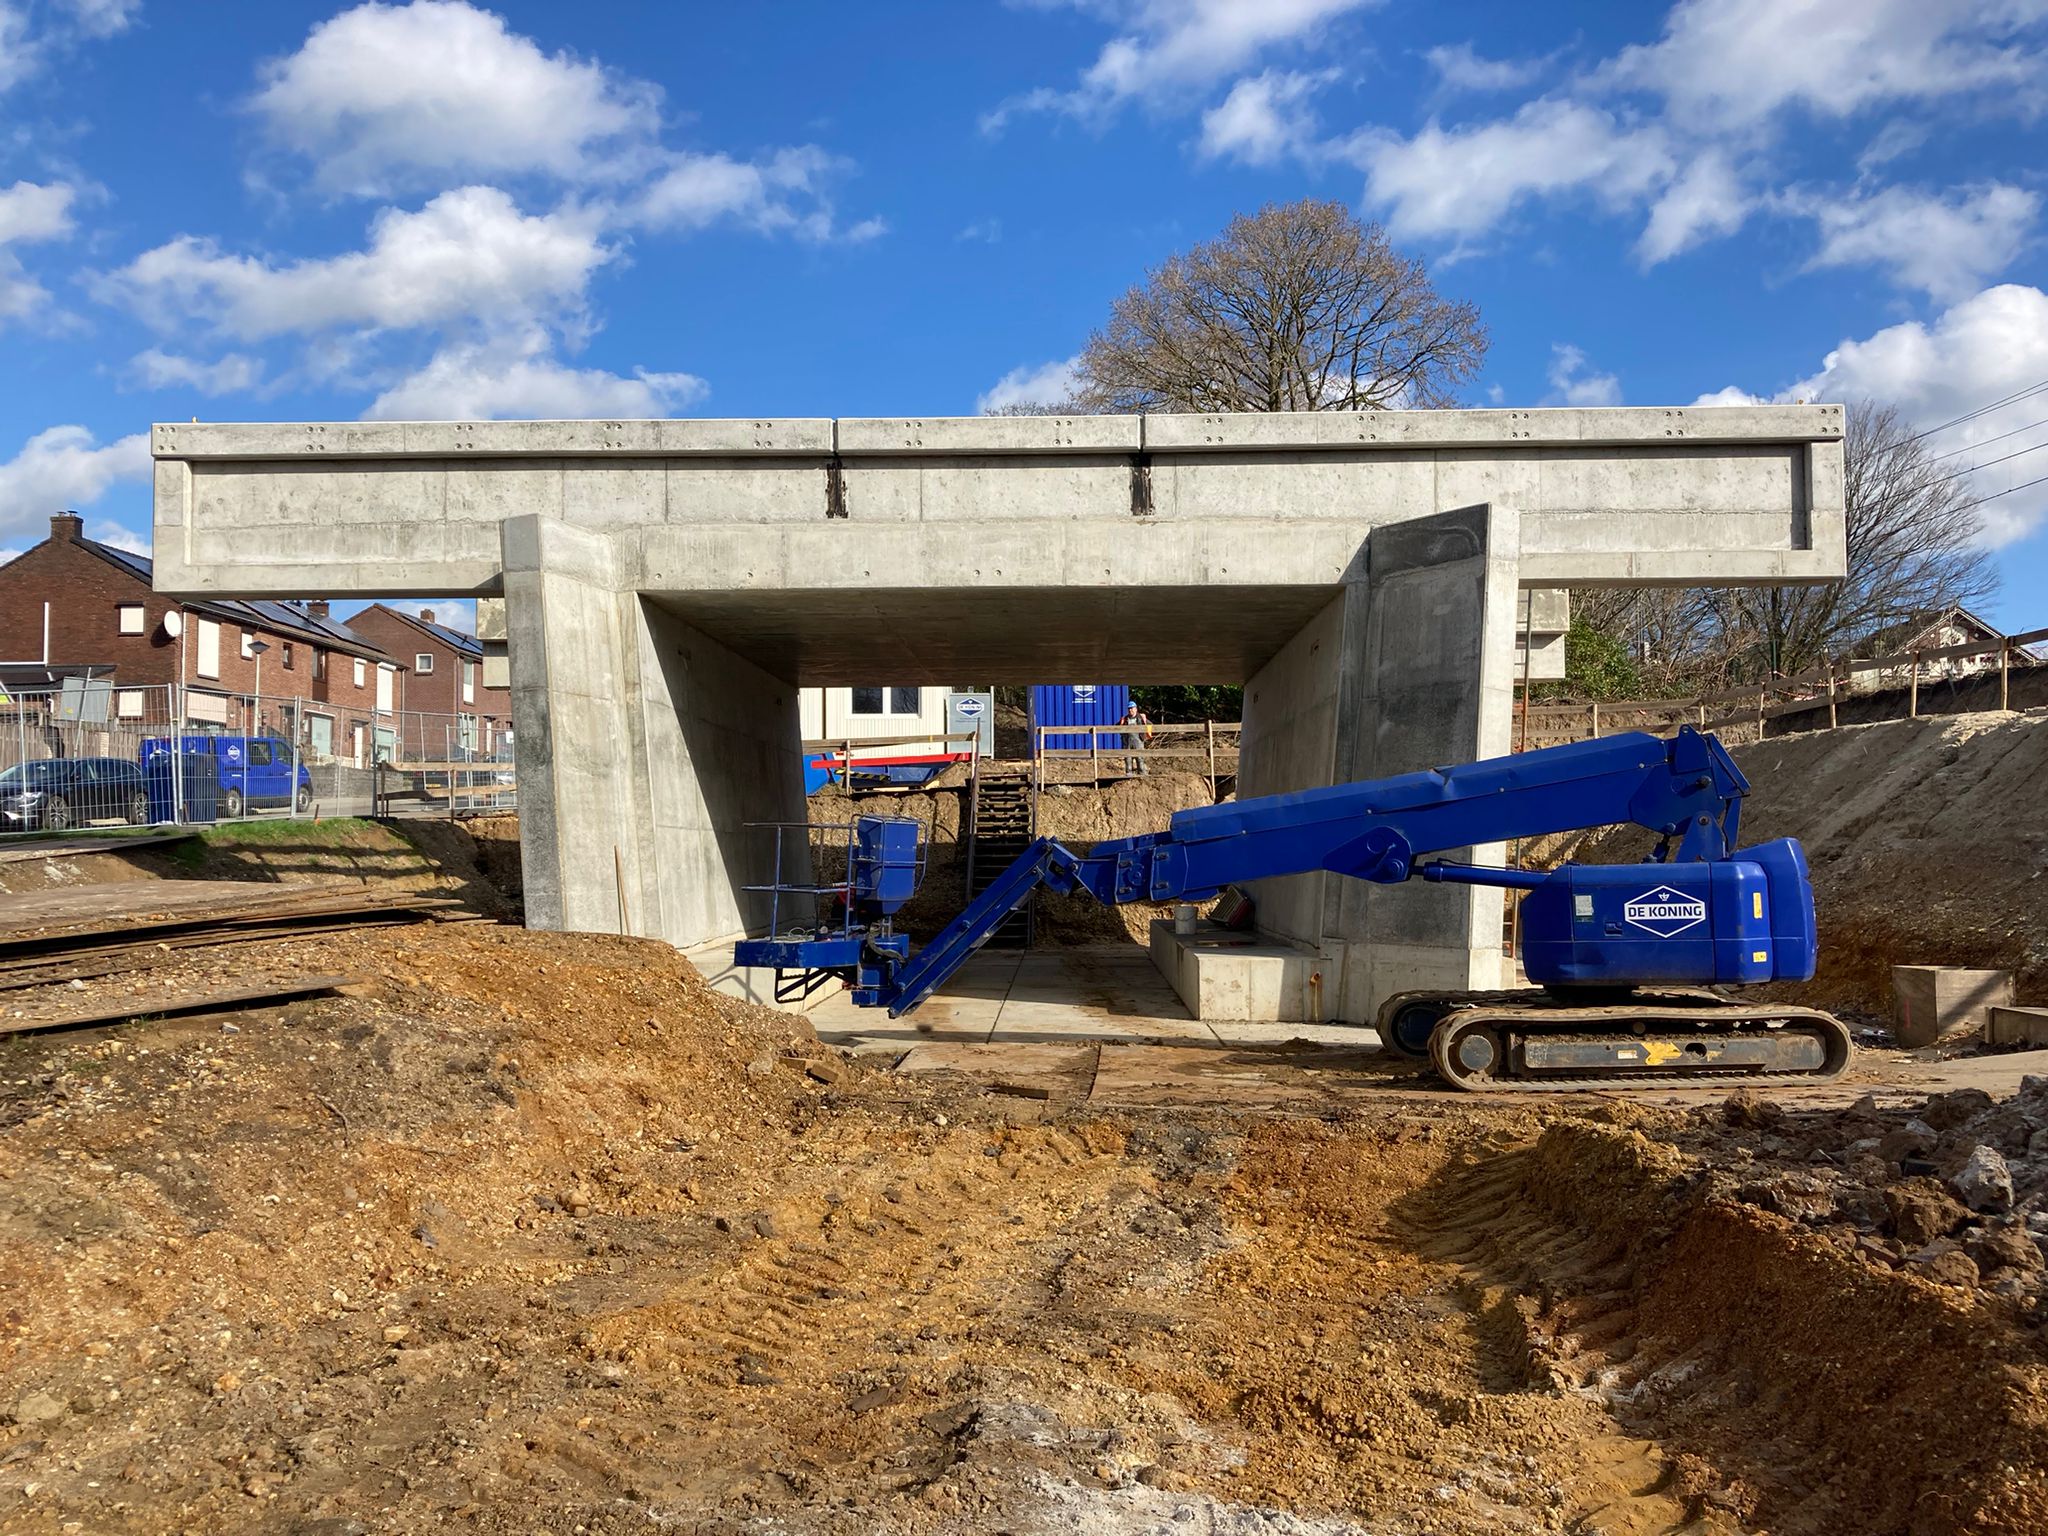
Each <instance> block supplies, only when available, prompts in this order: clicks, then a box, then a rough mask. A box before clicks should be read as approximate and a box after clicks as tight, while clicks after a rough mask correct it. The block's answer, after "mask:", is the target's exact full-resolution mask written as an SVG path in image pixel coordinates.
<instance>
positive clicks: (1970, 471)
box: [1933, 443, 2048, 485]
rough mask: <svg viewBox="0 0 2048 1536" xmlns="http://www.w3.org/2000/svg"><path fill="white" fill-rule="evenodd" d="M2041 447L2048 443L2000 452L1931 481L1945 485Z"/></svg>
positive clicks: (2021, 456)
mask: <svg viewBox="0 0 2048 1536" xmlns="http://www.w3.org/2000/svg"><path fill="white" fill-rule="evenodd" d="M2043 448H2048V443H2035V444H2034V445H2033V446H2032V447H2031V448H2021V449H2019V450H2018V451H2017V452H2014V453H2007V454H2002V455H2000V456H1999V457H1998V458H1995V459H1986V460H1985V461H1984V462H1983V463H1982V464H1972V465H1970V466H1969V468H1967V469H1958V470H1956V471H1954V472H1953V473H1951V474H1946V475H1943V476H1942V477H1941V478H1940V479H1939V480H1936V481H1934V482H1933V483H1934V484H1935V485H1947V484H1948V483H1949V481H1951V480H1960V479H1962V478H1963V476H1965V475H1974V474H1975V473H1977V471H1978V470H1980V469H1989V468H1991V466H1992V465H1994V464H2003V463H2005V462H2006V461H2007V460H2009V459H2023V458H2025V457H2026V456H2027V455H2028V454H2030V453H2039V452H2040V451H2041V450H2042V449H2043Z"/></svg>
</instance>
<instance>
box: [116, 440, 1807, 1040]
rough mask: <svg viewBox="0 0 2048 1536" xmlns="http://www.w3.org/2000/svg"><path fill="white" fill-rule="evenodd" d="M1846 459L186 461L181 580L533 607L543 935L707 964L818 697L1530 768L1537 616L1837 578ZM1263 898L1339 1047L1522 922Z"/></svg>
mask: <svg viewBox="0 0 2048 1536" xmlns="http://www.w3.org/2000/svg"><path fill="white" fill-rule="evenodd" d="M1840 437H1841V412H1840V409H1839V408H1838V407H1833V406H1811V407H1755V408H1740V409H1728V410H1708V411H1692V410H1679V409H1672V410H1663V409H1625V410H1596V411H1574V410H1561V411H1456V412H1392V413H1376V414H1368V415H1358V416H1350V415H1333V414H1309V415H1302V416H1244V417H1212V416H1186V417H1089V418H1073V419H1066V418H975V419H967V420H953V421H947V420H939V421H930V420H917V421H893V420H892V421H874V420H864V421H851V420H847V421H796V422H787V421H757V422H688V421H671V422H523V423H522V422H498V423H410V424H408V423H392V424H360V423H348V424H311V425H305V424H300V425H280V426H242V427H234V426H212V425H176V426H160V427H158V428H156V429H155V433H154V436H153V442H154V448H155V453H156V456H157V460H158V464H157V503H156V504H157V529H156V534H157V551H158V564H157V573H158V574H157V580H158V584H159V586H160V587H161V588H163V589H164V590H167V591H178V592H187V593H192V594H195V595H197V594H203V593H233V594H237V595H278V596H289V595H318V596H335V597H343V596H349V595H373V594H383V593H389V592H405V591H450V590H452V591H468V592H473V593H476V594H478V595H481V596H502V597H503V599H504V627H505V633H506V643H507V646H508V650H509V675H510V683H511V688H512V694H513V714H514V723H515V727H516V745H517V753H518V767H517V774H518V779H519V783H520V786H521V808H522V819H521V842H522V849H523V852H524V855H525V860H526V866H527V868H526V889H527V903H528V916H529V921H530V922H532V923H534V924H535V925H536V926H542V927H554V928H565V929H570V930H579V931H585V930H596V931H612V930H616V929H619V928H621V927H624V928H627V929H629V930H631V931H634V932H638V933H642V934H647V935H650V936H656V937H661V938H665V939H667V940H669V941H670V942H672V943H675V944H677V945H678V946H680V947H682V948H684V949H685V950H686V951H689V952H691V953H692V954H693V955H698V956H703V957H705V958H706V960H707V961H709V960H712V959H715V957H716V956H718V955H719V954H720V953H721V952H722V951H723V949H724V948H725V947H726V946H728V945H730V943H731V942H733V941H734V940H735V939H737V938H739V937H741V936H743V935H746V934H749V933H758V932H760V931H761V929H762V927H763V925H764V924H765V922H766V917H767V914H766V911H765V907H764V904H763V903H762V902H761V901H760V900H759V899H757V898H756V897H755V896H754V895H753V894H752V893H748V892H746V891H744V890H743V889H742V887H744V886H746V885H749V884H756V883H759V882H760V881H761V879H762V878H763V870H764V864H763V860H762V858H761V855H760V850H759V849H758V848H757V847H756V846H755V845H754V841H753V839H752V837H751V836H750V835H749V834H748V833H747V832H746V831H745V824H746V823H748V822H759V821H800V820H802V819H803V816H804V799H803V793H802V774H801V745H800V743H801V735H800V728H799V715H798V703H797V690H798V688H799V686H801V685H803V684H805V683H835V682H836V683H848V684H867V683H871V682H873V681H875V680H876V679H877V678H878V677H882V676H890V677H897V678H901V679H902V680H903V681H905V682H913V681H915V682H920V683H923V682H930V683H932V684H945V683H951V682H955V681H958V680H959V679H960V678H962V677H975V678H977V679H980V680H984V681H1001V682H1011V681H1014V682H1020V683H1026V682H1029V683H1052V682H1060V681H1063V680H1064V681H1099V680H1105V679H1150V680H1154V681H1161V682H1173V681H1188V682H1216V681H1230V680H1242V681H1244V682H1245V684H1246V686H1247V692H1246V704H1245V737H1244V747H1243V764H1242V767H1241V770H1240V780H1239V792H1240V794H1242V795H1246V796H1250V795H1254V794H1266V793H1275V792H1280V791H1283V790H1291V789H1298V788H1307V787H1311V786H1315V785H1322V784H1330V783H1336V782H1343V781H1348V780H1355V779H1363V778H1376V777H1381V776H1384V775H1387V774H1393V773H1400V772H1408V771H1412V770H1414V769H1416V768H1422V767H1429V766H1434V765H1438V764H1443V763H1453V762H1461V761H1466V760H1470V759H1473V758H1477V757H1485V756H1492V755H1497V754H1499V753H1501V752H1504V751H1506V750H1507V749H1508V747H1509V744H1510V743H1509V722H1510V716H1511V708H1512V704H1511V700H1512V686H1513V679H1514V676H1515V642H1514V634H1515V627H1516V617H1517V612H1518V606H1519V600H1520V599H1519V594H1520V593H1521V592H1522V591H1523V590H1524V589H1527V588H1550V587H1555V586H1563V585H1590V584H1600V583H1645V582H1673V583H1676V582H1684V583H1740V582H1801V581H1816V580H1825V579H1829V578H1832V577H1835V576H1838V575H1839V574H1840V573H1841V570H1842V568H1843V564H1844V550H1843V543H1842V529H1843V517H1842V477H1841V445H1840ZM486 606H489V605H486ZM1493 852H1494V851H1493V850H1485V849H1481V850H1475V856H1476V857H1479V858H1482V859H1483V858H1486V857H1488V856H1490V855H1491V854H1492V853H1493ZM1262 886H1263V887H1265V888H1263V889H1261V890H1259V891H1256V892H1255V895H1256V896H1257V897H1258V899H1259V904H1260V910H1261V914H1262V925H1263V926H1264V927H1265V928H1266V930H1267V932H1268V933H1270V934H1272V935H1273V936H1275V937H1279V938H1285V939H1288V940H1291V941H1294V942H1297V943H1300V944H1303V945H1306V946H1308V947H1309V948H1311V949H1313V950H1314V951H1315V952H1316V953H1317V954H1318V955H1319V956H1321V958H1322V964H1323V967H1324V969H1325V971H1326V972H1327V975H1328V983H1327V985H1326V986H1325V988H1324V996H1325V997H1326V998H1327V999H1328V1004H1327V1006H1328V1010H1329V1012H1330V1013H1331V1015H1332V1016H1334V1017H1338V1018H1343V1019H1350V1020H1359V1019H1364V1018H1369V1017H1370V1014H1371V1011H1372V1009H1373V1008H1374V1007H1375V1006H1376V1005H1377V1002H1378V1001H1379V999H1380V998H1382V997H1383V996H1385V995H1386V994H1387V993H1389V992H1391V991H1393V990H1395V989H1397V988H1400V987H1408V986H1449V987H1465V986H1491V985H1495V984H1497V982H1498V980H1499V947H1498V942H1497V936H1498V933H1499V902H1498V897H1497V895H1496V894H1495V893H1493V892H1489V891H1484V890H1481V889H1478V888H1452V887H1423V886H1420V885H1411V886H1405V887H1399V888H1386V887H1364V886H1360V885H1359V884H1358V883H1357V882H1352V881H1344V880H1340V879H1337V878H1335V877H1329V878H1325V877H1322V876H1295V877H1289V878H1288V879H1286V880H1281V881H1272V882H1262Z"/></svg>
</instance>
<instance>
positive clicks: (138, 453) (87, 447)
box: [0, 426, 150, 543]
mask: <svg viewBox="0 0 2048 1536" xmlns="http://www.w3.org/2000/svg"><path fill="white" fill-rule="evenodd" d="M149 474H150V459H149V434H148V433H146V432H136V433H133V434H131V435H130V436H127V437H123V438H117V439H116V440H115V441H113V442H111V443H105V444H102V443H98V442H96V441H95V440H94V438H93V435H92V433H91V432H90V431H88V430H87V429H86V428H84V427H77V426H65V427H48V428H45V429H44V430H43V431H41V432H38V433H37V434H36V435H35V436H34V437H32V438H30V439H29V440H28V441H27V442H26V443H24V444H23V445H22V447H21V451H20V452H19V453H17V454H15V456H14V457H13V458H11V459H9V460H7V461H6V462H5V463H0V539H18V538H26V539H27V541H28V542H29V543H34V542H36V540H38V539H40V538H41V537H42V530H44V529H45V528H47V527H48V526H49V518H50V516H51V514H53V513H56V512H62V511H64V510H65V509H67V508H75V507H87V506H90V505H92V503H94V502H95V501H98V500H99V499H100V497H101V496H103V495H105V494H106V492H107V490H108V488H109V487H110V486H112V485H113V484H114V483H115V482H116V481H119V480H145V479H147V478H149Z"/></svg>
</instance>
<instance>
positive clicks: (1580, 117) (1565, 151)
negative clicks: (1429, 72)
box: [1349, 98, 1673, 239]
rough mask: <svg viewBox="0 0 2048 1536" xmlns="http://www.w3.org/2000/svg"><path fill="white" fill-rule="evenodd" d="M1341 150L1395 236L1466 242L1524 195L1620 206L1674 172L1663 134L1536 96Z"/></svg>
mask: <svg viewBox="0 0 2048 1536" xmlns="http://www.w3.org/2000/svg"><path fill="white" fill-rule="evenodd" d="M1349 152H1350V153H1351V154H1352V155H1353V156H1354V157H1355V158H1357V159H1358V161H1359V162H1360V163H1361V164H1362V165H1363V166H1364V167H1365V171H1366V193H1367V196H1368V197H1369V198H1370V199H1371V201H1373V202H1374V203H1376V204H1379V205H1380V206H1382V207H1384V208H1386V209H1387V210H1388V220H1387V221H1388V226H1389V228H1390V229H1391V230H1392V231H1393V232H1394V234H1395V235H1396V236H1397V237H1400V238H1404V239H1405V238H1416V237H1456V238H1458V239H1471V238H1473V237H1476V236H1478V235H1481V234H1483V233H1485V232H1486V231H1487V230H1490V229H1492V228H1493V227H1494V226H1495V225H1496V224H1498V223H1499V222H1500V221H1501V220H1502V219H1503V218H1504V217H1506V215H1507V214H1508V213H1509V212H1510V211H1511V210H1512V209H1513V208H1514V207H1515V206H1516V205H1517V204H1518V203H1520V202H1522V201H1523V200H1524V199H1526V198H1530V197H1537V196H1545V195H1556V194H1559V193H1574V194H1578V195H1584V196H1590V197H1593V198H1594V199H1596V200H1597V201H1600V202H1602V203H1605V204H1607V205H1609V206H1617V207H1620V206H1628V205H1629V204H1631V203H1634V202H1637V201H1639V200H1640V199H1642V198H1643V197H1644V196H1645V195H1646V194H1647V193H1649V192H1650V191H1651V190H1652V189H1654V188H1656V187H1658V186H1660V185H1661V184H1663V183H1664V182H1665V181H1667V180H1668V179H1669V178H1670V176H1671V173H1672V170H1673V163H1672V157H1671V152H1670V150H1669V149H1668V148H1667V147H1666V142H1665V138H1664V135H1663V134H1662V133H1661V132H1660V131H1658V130H1657V129H1656V128H1654V127H1650V128H1634V127H1628V126H1624V125H1623V124H1621V123H1620V122H1618V121H1617V120H1616V119H1615V118H1614V116H1613V115H1612V114H1610V113H1608V112H1604V111H1602V110H1600V109H1599V108H1597V107H1588V106H1585V105H1582V104H1581V103H1578V102H1573V101H1563V100H1559V99H1556V98H1545V99H1543V100H1541V101H1532V102H1530V103H1529V104H1528V105H1526V106H1524V107H1523V108H1522V109H1521V110H1520V111H1518V112H1517V113H1516V114H1515V115H1514V116H1513V117H1512V118H1508V119H1504V120H1501V121H1497V122H1491V123H1485V124H1481V125H1479V126H1477V127H1458V128H1444V127H1442V126H1441V125H1439V124H1438V123H1436V122H1431V123H1430V124H1429V125H1428V126H1427V127H1425V128H1424V129H1422V131H1421V132H1419V133H1417V134H1416V135H1415V136H1414V137H1413V138H1409V139H1403V138H1401V137H1399V136H1398V135H1394V134H1388V133H1384V132H1368V133H1365V134H1361V135H1359V136H1357V137H1356V138H1355V139H1354V140H1353V141H1352V143H1351V146H1350V150H1349Z"/></svg>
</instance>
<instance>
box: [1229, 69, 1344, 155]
mask: <svg viewBox="0 0 2048 1536" xmlns="http://www.w3.org/2000/svg"><path fill="white" fill-rule="evenodd" d="M1330 78H1331V76H1330V75H1329V74H1328V73H1327V72H1325V73H1319V74H1312V75H1311V74H1299V73H1296V72H1294V71H1291V70H1282V69H1269V70H1267V71H1266V72H1265V73H1264V74H1259V75H1250V76H1247V77H1246V78H1245V79H1242V80H1240V81H1238V82H1237V84H1235V85H1234V86H1232V87H1231V88H1230V94H1229V95H1228V96H1226V97H1224V98H1223V100H1222V101H1220V102H1218V103H1217V104H1216V105H1215V106H1213V107H1211V108H1210V109H1209V110H1208V111H1207V112H1204V113H1203V114H1202V140H1201V152H1202V154H1203V155H1204V156H1206V157H1208V158H1211V159H1223V158H1229V159H1232V160H1237V161H1241V162H1242V163H1244V164H1246V165H1273V164H1276V163H1277V162H1279V161H1280V160H1282V159H1285V158H1287V157H1288V156H1291V155H1299V154H1303V153H1305V152H1308V151H1309V150H1311V148H1312V147H1313V145H1314V144H1315V140H1316V120H1315V114H1314V112H1313V111H1312V110H1311V109H1310V107H1309V105H1308V103H1309V98H1310V97H1312V96H1313V95H1314V94H1315V93H1316V91H1317V90H1319V89H1320V88H1321V87H1322V86H1323V85H1324V84H1326V83H1327V82H1328V81H1329V80H1330Z"/></svg>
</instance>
